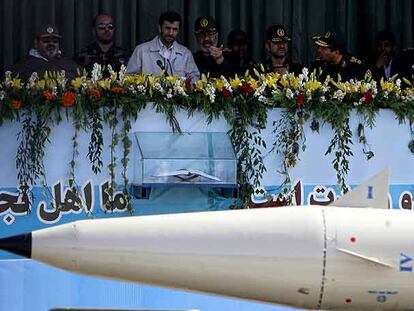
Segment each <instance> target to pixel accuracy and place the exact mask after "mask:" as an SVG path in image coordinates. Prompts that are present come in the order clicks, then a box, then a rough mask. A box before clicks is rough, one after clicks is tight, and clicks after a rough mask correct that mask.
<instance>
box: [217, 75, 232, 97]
mask: <svg viewBox="0 0 414 311" xmlns="http://www.w3.org/2000/svg"><path fill="white" fill-rule="evenodd" d="M220 79H221V81H223V86H224V87H225V89H226V90H227V91H229V92H230V93H233V89H232V87H231V85H230V83H229V81H228V80H227V79H226V78H225V77H224V76H221V77H220Z"/></svg>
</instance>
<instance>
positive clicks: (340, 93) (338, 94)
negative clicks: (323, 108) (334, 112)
mask: <svg viewBox="0 0 414 311" xmlns="http://www.w3.org/2000/svg"><path fill="white" fill-rule="evenodd" d="M345 96H346V92H343V91H342V90H337V91H336V92H335V93H334V94H333V96H332V98H335V99H337V100H339V101H342V100H343V99H344V97H345Z"/></svg>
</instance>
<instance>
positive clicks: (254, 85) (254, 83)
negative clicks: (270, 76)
mask: <svg viewBox="0 0 414 311" xmlns="http://www.w3.org/2000/svg"><path fill="white" fill-rule="evenodd" d="M246 82H247V83H249V84H250V86H251V87H252V89H253V90H256V89H257V84H258V81H257V80H256V79H254V78H252V77H248V78H247V79H246Z"/></svg>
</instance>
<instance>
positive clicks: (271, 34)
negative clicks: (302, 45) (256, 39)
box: [266, 25, 291, 42]
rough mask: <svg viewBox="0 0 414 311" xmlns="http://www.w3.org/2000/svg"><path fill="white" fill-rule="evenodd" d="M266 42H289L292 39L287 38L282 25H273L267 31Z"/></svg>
mask: <svg viewBox="0 0 414 311" xmlns="http://www.w3.org/2000/svg"><path fill="white" fill-rule="evenodd" d="M266 40H271V41H272V42H288V41H290V40H291V39H290V38H289V37H288V36H287V34H286V30H285V28H284V27H283V26H282V25H272V26H270V27H269V28H267V30H266Z"/></svg>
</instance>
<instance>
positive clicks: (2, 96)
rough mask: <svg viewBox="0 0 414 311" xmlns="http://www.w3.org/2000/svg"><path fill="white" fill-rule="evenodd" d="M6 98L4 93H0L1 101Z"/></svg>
mask: <svg viewBox="0 0 414 311" xmlns="http://www.w3.org/2000/svg"><path fill="white" fill-rule="evenodd" d="M5 97H6V92H5V91H0V100H3V99H4V98H5Z"/></svg>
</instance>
